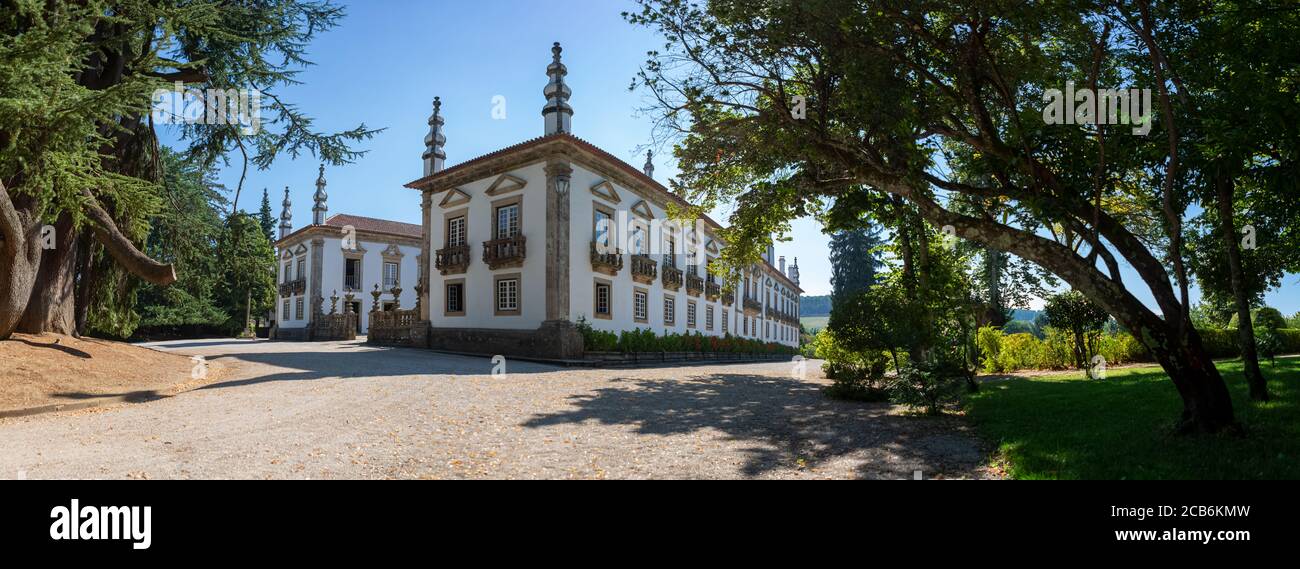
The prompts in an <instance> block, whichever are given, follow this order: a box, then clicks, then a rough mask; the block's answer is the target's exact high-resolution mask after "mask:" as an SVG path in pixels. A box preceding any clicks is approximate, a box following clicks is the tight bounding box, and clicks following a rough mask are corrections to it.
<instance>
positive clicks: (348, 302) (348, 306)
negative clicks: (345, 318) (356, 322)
mask: <svg viewBox="0 0 1300 569" xmlns="http://www.w3.org/2000/svg"><path fill="white" fill-rule="evenodd" d="M356 298H357V295H355V294H352V291H348V292H347V294H345V295H343V303H344V304H343V313H344V314H352V301H353V300H356Z"/></svg>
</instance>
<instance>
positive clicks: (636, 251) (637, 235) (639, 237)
mask: <svg viewBox="0 0 1300 569" xmlns="http://www.w3.org/2000/svg"><path fill="white" fill-rule="evenodd" d="M632 254H633V255H644V254H646V250H645V227H642V226H640V225H637V226H635V227H633V228H632Z"/></svg>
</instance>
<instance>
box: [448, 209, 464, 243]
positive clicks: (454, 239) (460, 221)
mask: <svg viewBox="0 0 1300 569" xmlns="http://www.w3.org/2000/svg"><path fill="white" fill-rule="evenodd" d="M464 244H465V216H463V215H462V216H458V217H453V218H451V219H448V220H447V246H448V247H460V246H461V245H464Z"/></svg>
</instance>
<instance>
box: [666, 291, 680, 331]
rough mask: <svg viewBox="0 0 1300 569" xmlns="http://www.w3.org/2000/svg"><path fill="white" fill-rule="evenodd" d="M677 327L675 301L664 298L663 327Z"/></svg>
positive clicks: (670, 298)
mask: <svg viewBox="0 0 1300 569" xmlns="http://www.w3.org/2000/svg"><path fill="white" fill-rule="evenodd" d="M675 325H677V299H675V298H673V297H671V296H667V295H665V296H664V326H675Z"/></svg>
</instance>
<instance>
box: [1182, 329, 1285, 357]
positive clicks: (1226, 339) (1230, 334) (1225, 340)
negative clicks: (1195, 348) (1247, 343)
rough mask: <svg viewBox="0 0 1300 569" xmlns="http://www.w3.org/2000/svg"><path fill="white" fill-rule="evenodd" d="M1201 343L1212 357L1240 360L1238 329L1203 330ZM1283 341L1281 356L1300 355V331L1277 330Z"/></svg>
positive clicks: (1201, 330) (1199, 330)
mask: <svg viewBox="0 0 1300 569" xmlns="http://www.w3.org/2000/svg"><path fill="white" fill-rule="evenodd" d="M1197 331H1198V332H1200V333H1201V343H1203V344H1205V350H1206V351H1208V352H1210V357H1212V358H1215V359H1226V358H1239V357H1241V349H1240V348H1239V347H1238V346H1237V329H1236V328H1201V329H1198V330H1197ZM1277 335H1278V340H1280V341H1281V343H1282V345H1281V349H1280V350H1279V353H1281V354H1300V329H1295V328H1282V329H1279V330H1277Z"/></svg>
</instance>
